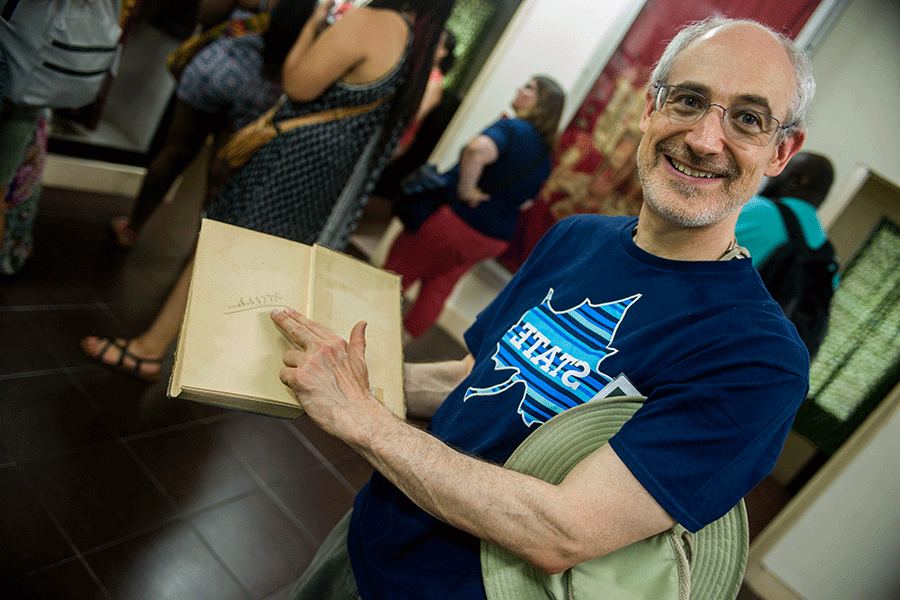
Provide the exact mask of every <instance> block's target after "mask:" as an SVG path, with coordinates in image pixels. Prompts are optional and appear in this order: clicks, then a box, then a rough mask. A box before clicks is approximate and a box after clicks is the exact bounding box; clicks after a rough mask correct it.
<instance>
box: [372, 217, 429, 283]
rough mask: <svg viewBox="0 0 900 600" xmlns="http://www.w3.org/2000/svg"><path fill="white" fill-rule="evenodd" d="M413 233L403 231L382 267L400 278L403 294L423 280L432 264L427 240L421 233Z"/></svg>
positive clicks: (392, 245)
mask: <svg viewBox="0 0 900 600" xmlns="http://www.w3.org/2000/svg"><path fill="white" fill-rule="evenodd" d="M420 231H421V229H420V230H419V231H417V232H414V233H411V232H409V231H406V230H403V231H401V232H400V235H398V236H397V238H396V239H395V240H394V243H393V244H391V249H390V251H389V252H388V256H387V258H386V259H385V261H384V264H383V265H382V268H383V269H385V270H387V271H392V272H394V273H396V274H397V275H399V276H400V278H401V279H400V282H401V283H400V285H401V289H402V291H403V292H405V291H406V290H407V289H409V286H411V285H412V284H413V283H415V282H416V281H418V280H419V279H421V278H422V277H423V276H424V275H425V273H427V272H428V267H429V266H430V264H431V253H430V252H429V249H433V246H431V245H429V244H428V240H427V238H423V237H422V236H421V235H419V232H420Z"/></svg>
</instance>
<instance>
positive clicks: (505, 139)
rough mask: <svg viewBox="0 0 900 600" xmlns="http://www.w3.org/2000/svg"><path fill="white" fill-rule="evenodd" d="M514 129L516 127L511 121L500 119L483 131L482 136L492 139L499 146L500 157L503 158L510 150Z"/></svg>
mask: <svg viewBox="0 0 900 600" xmlns="http://www.w3.org/2000/svg"><path fill="white" fill-rule="evenodd" d="M513 128H514V126H513V123H512V120H511V119H500V120H499V121H497V122H496V123H494V124H493V125H491V126H490V127H488V128H487V129H485V130H484V131H482V132H481V135H484V136H487V137H489V138H491V141H493V142H494V144H496V145H497V150H498V151H499V153H500V156H503V154H505V153H506V151H507V150H508V149H509V146H510V142H511V140H512V137H513Z"/></svg>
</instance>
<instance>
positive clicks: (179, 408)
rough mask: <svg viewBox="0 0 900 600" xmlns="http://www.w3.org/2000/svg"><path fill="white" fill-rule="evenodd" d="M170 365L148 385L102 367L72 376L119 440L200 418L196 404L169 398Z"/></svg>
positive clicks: (166, 364)
mask: <svg viewBox="0 0 900 600" xmlns="http://www.w3.org/2000/svg"><path fill="white" fill-rule="evenodd" d="M170 372H171V362H170V361H169V362H167V363H164V364H163V372H162V376H161V378H160V380H159V381H157V382H155V383H149V382H146V381H142V380H139V379H136V378H134V377H131V376H129V375H126V374H124V373H119V372H116V371H112V370H110V369H107V368H104V367H97V369H95V370H90V371H84V372H77V373H75V374H74V375H73V377H74V378H75V379H76V380H77V382H78V384H79V385H80V386H81V388H82V389H83V390H84V391H85V393H87V394H88V396H90V397H91V398H92V399H93V400H94V403H95V404H96V405H97V407H98V410H99V411H100V412H101V414H103V415H104V416H105V418H106V419H107V420H108V421H109V423H110V427H111V428H112V429H113V430H114V431H115V432H116V433H118V434H119V436H121V437H130V436H133V435H137V434H143V433H148V432H151V431H156V430H158V429H166V428H170V427H174V426H179V425H184V424H188V423H194V422H196V421H199V420H200V419H201V418H202V415H201V413H200V412H199V411H198V408H197V405H196V404H195V403H193V402H188V401H186V400H178V399H176V398H169V397H168V396H167V395H166V390H167V388H168V383H169V373H170Z"/></svg>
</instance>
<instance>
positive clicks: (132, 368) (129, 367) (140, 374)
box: [81, 338, 163, 382]
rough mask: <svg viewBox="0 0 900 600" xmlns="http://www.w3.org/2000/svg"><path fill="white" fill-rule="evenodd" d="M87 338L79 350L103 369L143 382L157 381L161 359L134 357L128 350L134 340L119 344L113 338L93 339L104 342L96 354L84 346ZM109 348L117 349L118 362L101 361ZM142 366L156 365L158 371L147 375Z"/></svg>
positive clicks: (83, 340)
mask: <svg viewBox="0 0 900 600" xmlns="http://www.w3.org/2000/svg"><path fill="white" fill-rule="evenodd" d="M88 339H89V338H84V339H82V340H81V350H82V352H84V353H85V354H87V355H88V356H89V357H90V358H92V359H94V360H95V361H97V362H98V363H100V364H101V365H103V366H104V367H109V368H111V369H115V370H116V371H121V372H122V373H126V374H128V375H131V376H132V377H137V378H138V379H143V380H144V381H151V382H152V381H158V380H159V377H160V375H161V373H162V361H163V357H160V358H140V357H138V356H135V355H134V353H132V352H131V350H129V347H130V346H131V343H132V342H133V341H134V340H125V341H124V342H120V341H119V340H117V339H113V338H95V339H98V340H101V341H103V340H105V341H104V342H103V346H101V347H100V351H99V352H97V353H96V354H95V353H94V352H92V351H91V350H90V349H89V348H88V347H87V346H86V345H85V344H86V341H87V340H88ZM111 346H115V347H116V348H118V349H119V360H118V361H116V362H110V361H106V360H103V357H104V356H106V351H107V350H109V349H110V347H111ZM126 358H128V359H131V363H130V364H126V363H125V359H126ZM144 365H149V366H152V365H157V366H158V367H159V368H160V370H159V371H156V372H155V373H147V372H145V371H144V370H143V369H142V367H143V366H144Z"/></svg>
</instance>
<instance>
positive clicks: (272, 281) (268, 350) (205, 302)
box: [173, 219, 311, 414]
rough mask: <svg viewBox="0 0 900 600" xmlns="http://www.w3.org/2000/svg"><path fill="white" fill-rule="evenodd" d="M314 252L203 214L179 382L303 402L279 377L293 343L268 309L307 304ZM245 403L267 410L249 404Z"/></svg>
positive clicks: (249, 407)
mask: <svg viewBox="0 0 900 600" xmlns="http://www.w3.org/2000/svg"><path fill="white" fill-rule="evenodd" d="M310 253H311V248H310V247H309V246H305V245H303V244H298V243H296V242H293V241H289V240H284V239H281V238H278V237H274V236H270V235H266V234H262V233H258V232H254V231H250V230H247V229H242V228H238V227H234V226H232V225H227V224H224V223H220V222H218V221H212V220H208V219H204V220H203V230H202V233H201V236H200V241H199V243H198V247H197V253H196V263H195V267H194V274H193V278H192V281H191V292H190V300H189V305H188V310H189V312H188V313H187V315H186V318H185V321H184V325H183V328H182V332H181V336H182V339H181V340H180V341H179V357H178V362H180V363H181V364H180V372H176V375H177V381H174V380H173V384H176V383H177V385H179V386H181V387H182V388H187V389H190V390H192V391H193V390H210V391H218V392H224V393H226V394H227V395H230V396H235V397H241V396H244V397H249V398H263V399H269V400H271V401H275V402H281V403H286V404H290V405H294V406H298V407H299V404H298V402H297V400H296V399H295V398H294V397H293V395H292V394H291V392H290V390H289V389H288V388H287V387H286V386H285V385H284V384H283V383H281V381H280V380H279V378H278V372H279V371H280V370H281V368H282V366H283V363H282V356H283V355H284V352H285V351H286V350H287V349H289V347H290V344H289V342H288V341H287V340H286V339H285V338H284V337H283V336H282V335H281V333H280V332H279V330H278V328H277V327H276V326H275V324H274V323H273V322H272V320H271V319H270V318H269V313H270V312H271V311H272V310H273V309H275V308H282V307H284V306H292V307H294V308H296V309H298V310H304V309H305V308H306V306H307V292H308V283H307V282H308V280H309V265H310ZM173 389H176V387H175V386H174V385H173ZM195 395H196V394H195ZM246 409H247V410H258V411H261V412H265V411H264V410H261V409H260V408H259V407H256V408H255V407H254V406H253V405H252V404H249V403H248V405H247V407H246ZM298 414H299V413H298Z"/></svg>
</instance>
